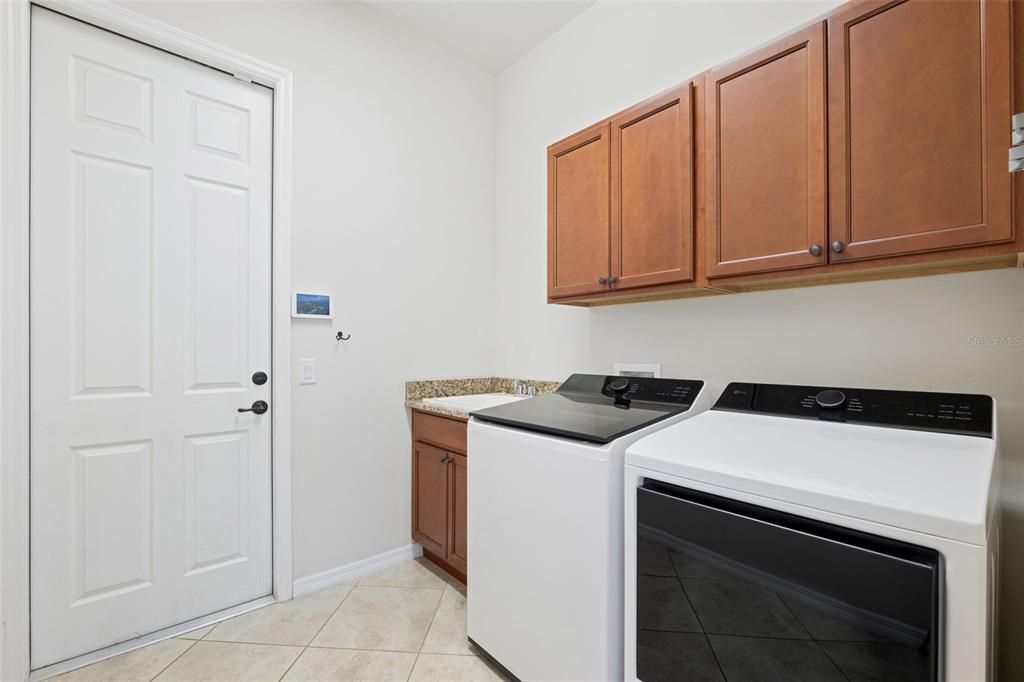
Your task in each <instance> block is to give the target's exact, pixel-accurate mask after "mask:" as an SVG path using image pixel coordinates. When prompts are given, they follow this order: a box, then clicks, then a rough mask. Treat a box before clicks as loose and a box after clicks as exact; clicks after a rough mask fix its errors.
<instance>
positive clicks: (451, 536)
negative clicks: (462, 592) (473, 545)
mask: <svg viewBox="0 0 1024 682" xmlns="http://www.w3.org/2000/svg"><path fill="white" fill-rule="evenodd" d="M449 458H450V461H449V464H448V563H450V564H451V565H452V566H454V567H455V568H457V569H458V570H460V571H462V572H463V573H465V572H466V557H467V556H468V553H467V550H466V458H465V457H463V456H462V455H457V454H454V453H452V454H450V455H449Z"/></svg>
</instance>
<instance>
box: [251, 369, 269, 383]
mask: <svg viewBox="0 0 1024 682" xmlns="http://www.w3.org/2000/svg"><path fill="white" fill-rule="evenodd" d="M252 383H254V384H256V385H257V386H262V385H263V384H265V383H267V373H266V372H256V373H255V374H253V375H252Z"/></svg>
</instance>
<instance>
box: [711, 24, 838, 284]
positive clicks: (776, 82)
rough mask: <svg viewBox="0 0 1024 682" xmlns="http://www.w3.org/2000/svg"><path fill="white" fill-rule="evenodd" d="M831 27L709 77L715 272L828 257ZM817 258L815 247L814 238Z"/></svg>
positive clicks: (761, 268)
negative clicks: (827, 85)
mask: <svg viewBox="0 0 1024 682" xmlns="http://www.w3.org/2000/svg"><path fill="white" fill-rule="evenodd" d="M824 27H825V25H824V23H821V24H815V25H813V26H811V27H809V28H807V29H804V30H802V31H800V32H798V33H796V34H793V35H791V36H788V37H786V38H784V39H782V40H780V41H778V42H776V43H774V44H772V45H770V46H768V47H765V48H762V49H760V50H758V51H757V52H755V53H753V54H751V55H748V56H746V57H742V58H740V59H738V60H736V61H734V62H732V63H729V64H726V65H724V66H721V67H718V68H716V69H714V70H713V71H712V72H711V75H710V77H709V78H708V83H709V86H710V87H709V92H708V98H707V132H706V137H707V171H708V173H707V176H708V179H707V212H706V216H707V226H706V229H707V235H708V242H709V244H708V275H709V276H711V277H716V276H717V277H721V276H724V275H738V274H749V273H755V272H767V271H770V270H784V269H789V268H798V267H807V266H813V265H821V264H824V263H825V262H826V256H825V237H826V236H827V226H826V219H827V216H826V205H825V193H826V175H825V48H824V45H825V28H824ZM814 244H817V245H819V247H821V251H820V253H819V255H817V256H815V255H812V254H811V253H809V249H810V247H811V246H812V245H814Z"/></svg>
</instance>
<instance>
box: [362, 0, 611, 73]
mask: <svg viewBox="0 0 1024 682" xmlns="http://www.w3.org/2000/svg"><path fill="white" fill-rule="evenodd" d="M363 2H364V3H365V4H367V5H369V6H370V7H373V8H374V9H376V10H377V11H378V12H380V13H382V14H384V15H386V16H388V17H390V18H392V19H394V20H395V21H397V22H399V23H401V24H404V25H406V26H407V27H409V28H411V29H413V30H414V31H416V32H417V33H421V34H423V35H425V36H427V37H429V38H431V39H433V40H434V41H436V42H438V43H440V44H441V45H444V46H445V47H447V48H449V49H450V50H452V51H454V52H456V53H457V54H460V55H462V56H463V57H466V58H467V59H469V60H470V61H472V62H475V63H476V64H478V65H480V66H482V67H483V68H484V69H486V70H488V71H490V72H491V73H493V74H498V73H501V72H502V71H504V70H505V69H506V68H507V67H508V66H510V65H511V64H512V63H513V62H515V61H516V60H517V59H519V58H520V57H522V56H523V55H524V54H526V53H527V52H529V51H530V50H531V49H533V48H534V47H536V46H537V45H538V44H540V43H541V42H542V41H543V40H544V39H545V38H547V37H548V36H550V35H551V34H552V33H554V32H555V31H557V30H558V29H559V28H561V27H562V26H564V25H565V24H566V23H568V22H569V21H570V20H571V19H572V18H573V17H575V16H576V15H578V14H579V13H580V12H582V11H583V10H585V9H586V8H588V7H590V6H591V5H592V4H594V0H589V1H581V0H547V1H546V2H545V1H543V0H520V1H518V2H515V1H509V0H463V1H462V2H446V1H436V0H363Z"/></svg>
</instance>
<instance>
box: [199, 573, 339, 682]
mask: <svg viewBox="0 0 1024 682" xmlns="http://www.w3.org/2000/svg"><path fill="white" fill-rule="evenodd" d="M358 586H359V581H358V580H357V581H356V582H355V584H354V585H349V586H348V587H349V590H348V592H346V593H345V596H344V597H342V598H341V601H340V602H338V605H337V606H335V607H334V610H333V611H331V615H329V616H327V620H325V621H324V622H323V625H321V626H320V629H319V630H317V631H316V634H315V635H313V636H312V637H311V638H310V640H309V642H307V643H306V646H304V647H302V651H300V652H299V655H298V656H296V657H295V660H294V661H292V662H291V665H289V666H288V668H287V669H286V670H285V671H284V672H283V673H281V677H279V678H277V679H278V682H281V680H283V679H284V678H285V677H286V676H287V675H288V673H289V672H291V669H292V668H294V667H295V664H296V663H298V662H299V659H300V658H302V655H303V654H305V653H306V652H307V651H309V647H310V645H311V644H312V643H313V642H315V641H316V638H317V637H319V636H320V633H321V632H323V631H324V628H325V627H327V624H328V623H330V622H331V619H332V618H334V614H336V613H337V612H338V609H340V608H341V605H342V604H344V603H345V601H346V600H348V598H349V597H350V596H352V593H353V592H354V591H355V589H356V587H358ZM323 589H325V590H327V589H330V588H329V587H325V588H323ZM317 591H318V592H319V591H320V590H317ZM310 594H316V592H310ZM303 596H305V595H303ZM301 598H302V597H299V599H301ZM211 632H212V630H211ZM207 634H209V633H207Z"/></svg>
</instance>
